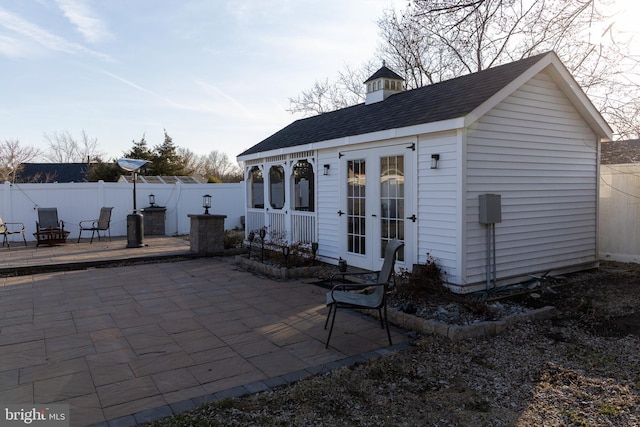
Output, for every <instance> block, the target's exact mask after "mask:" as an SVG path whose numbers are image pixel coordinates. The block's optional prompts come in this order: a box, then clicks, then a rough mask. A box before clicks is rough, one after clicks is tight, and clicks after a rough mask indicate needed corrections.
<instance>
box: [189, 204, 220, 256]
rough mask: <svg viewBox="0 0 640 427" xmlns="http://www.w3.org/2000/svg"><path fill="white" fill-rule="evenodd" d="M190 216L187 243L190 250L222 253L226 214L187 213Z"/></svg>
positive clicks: (204, 252) (213, 253)
mask: <svg viewBox="0 0 640 427" xmlns="http://www.w3.org/2000/svg"><path fill="white" fill-rule="evenodd" d="M187 216H188V217H189V218H191V228H190V230H189V244H190V246H191V252H195V253H197V254H201V255H223V254H224V219H225V218H226V217H227V216H226V215H195V214H189V215H187Z"/></svg>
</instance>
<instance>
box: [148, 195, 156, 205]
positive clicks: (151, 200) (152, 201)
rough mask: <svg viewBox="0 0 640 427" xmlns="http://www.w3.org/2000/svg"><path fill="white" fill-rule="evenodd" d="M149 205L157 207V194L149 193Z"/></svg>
mask: <svg viewBox="0 0 640 427" xmlns="http://www.w3.org/2000/svg"><path fill="white" fill-rule="evenodd" d="M149 206H151V207H152V208H155V207H156V196H155V195H154V194H149Z"/></svg>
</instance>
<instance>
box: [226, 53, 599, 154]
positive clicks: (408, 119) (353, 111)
mask: <svg viewBox="0 0 640 427" xmlns="http://www.w3.org/2000/svg"><path fill="white" fill-rule="evenodd" d="M548 66H551V68H552V69H551V71H550V72H551V73H552V76H553V77H554V78H555V79H556V80H558V81H561V82H562V83H563V84H562V85H561V88H562V90H563V91H564V92H565V94H566V95H567V97H568V98H569V99H570V100H571V102H572V103H573V104H574V105H576V108H577V109H578V111H579V112H580V113H581V114H582V116H583V117H585V120H586V121H587V122H588V123H589V125H590V126H591V128H592V129H593V130H594V131H595V132H596V134H597V135H599V136H600V137H602V138H610V137H611V128H609V126H608V125H607V123H606V122H605V121H604V119H603V118H602V116H601V115H600V114H599V113H598V111H597V110H596V109H595V108H594V107H593V104H591V102H590V101H589V99H588V98H587V96H586V95H585V94H584V92H582V90H581V89H580V88H579V86H578V85H577V83H576V82H575V80H574V79H573V78H572V77H571V75H570V73H569V72H568V71H567V70H566V68H565V67H564V65H562V63H561V62H560V60H559V59H558V57H557V55H556V54H555V53H554V52H548V53H544V54H540V55H536V56H532V57H529V58H525V59H522V60H519V61H516V62H512V63H509V64H505V65H500V66H497V67H493V68H489V69H487V70H484V71H480V72H478V73H474V74H469V75H466V76H462V77H457V78H455V79H451V80H446V81H443V82H440V83H436V84H432V85H428V86H424V87H421V88H418V89H413V90H410V91H405V92H400V93H397V94H393V95H390V96H389V97H388V98H387V99H385V100H384V101H382V102H377V103H373V104H370V105H365V104H358V105H354V106H352V107H347V108H343V109H341V110H337V111H332V112H329V113H324V114H320V115H318V116H314V117H309V118H305V119H300V120H297V121H295V122H293V123H291V124H290V125H289V126H287V127H285V128H283V129H281V130H280V131H278V132H276V133H275V134H273V135H271V136H270V137H268V138H267V139H265V140H263V141H261V142H259V143H258V144H256V145H254V146H253V147H251V148H249V149H247V150H245V151H244V152H243V153H241V154H240V155H239V156H238V157H243V156H250V157H251V158H254V157H255V155H257V154H259V153H264V152H268V151H272V150H282V149H288V148H292V147H297V146H301V145H305V144H312V143H318V142H322V141H328V140H336V139H339V138H347V137H353V136H356V135H363V134H369V133H373V132H380V131H387V130H390V129H399V128H406V127H411V126H417V125H423V124H430V123H435V122H443V121H447V120H452V119H461V118H466V119H465V121H464V122H456V123H455V125H456V126H457V127H462V125H460V123H463V125H468V124H469V120H470V121H471V122H473V121H474V120H476V119H477V118H478V117H479V116H480V115H482V113H484V112H486V111H487V110H488V108H490V107H493V106H494V105H496V104H497V103H498V102H499V101H501V100H502V99H504V98H505V97H506V96H508V95H509V94H510V93H512V92H513V91H515V90H516V89H517V88H518V87H520V86H521V85H522V84H524V82H525V81H527V80H529V79H530V78H532V77H533V76H534V75H535V74H537V73H538V72H540V71H542V70H543V69H545V68H546V67H548ZM521 79H524V80H522V81H521ZM489 101H491V102H489ZM440 130H443V129H440ZM413 134H415V132H414V133H413ZM251 155H253V156H251Z"/></svg>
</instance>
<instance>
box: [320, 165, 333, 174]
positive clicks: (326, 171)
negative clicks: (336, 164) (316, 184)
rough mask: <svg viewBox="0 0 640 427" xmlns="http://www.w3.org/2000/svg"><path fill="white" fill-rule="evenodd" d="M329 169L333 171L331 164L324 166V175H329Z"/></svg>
mask: <svg viewBox="0 0 640 427" xmlns="http://www.w3.org/2000/svg"><path fill="white" fill-rule="evenodd" d="M329 169H331V165H330V164H326V165H324V170H323V171H322V175H329Z"/></svg>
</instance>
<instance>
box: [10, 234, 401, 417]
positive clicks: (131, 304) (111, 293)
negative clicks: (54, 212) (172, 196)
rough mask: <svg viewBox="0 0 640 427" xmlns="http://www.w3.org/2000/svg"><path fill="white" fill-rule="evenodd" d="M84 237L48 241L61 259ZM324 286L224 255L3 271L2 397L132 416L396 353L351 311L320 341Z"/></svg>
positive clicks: (78, 413)
mask: <svg viewBox="0 0 640 427" xmlns="http://www.w3.org/2000/svg"><path fill="white" fill-rule="evenodd" d="M155 243H157V244H158V245H161V244H162V245H164V243H161V241H160V240H158V241H156V242H155ZM104 245H107V244H106V243H105V244H104ZM72 246H73V247H72ZM83 246H84V247H88V246H89V245H87V244H82V243H81V244H68V245H66V247H64V246H61V247H54V248H46V249H45V250H46V251H49V254H48V255H47V256H46V257H47V258H48V259H49V260H50V262H56V260H57V259H59V258H56V255H55V254H56V252H55V250H56V249H59V251H58V253H59V257H62V256H73V257H74V259H76V260H82V256H81V255H78V254H74V255H63V254H64V253H68V252H74V251H77V252H82V249H83V248H82V247H83ZM111 246H112V247H113V248H115V249H114V251H120V250H121V249H120V247H119V246H118V245H114V244H111ZM150 246H152V245H150ZM98 247H99V245H96V244H95V243H94V245H91V247H90V248H87V249H90V251H88V253H90V254H89V255H88V256H94V255H95V254H93V252H100V251H99V250H98V249H97V248H98ZM167 248H168V249H167V251H169V248H171V245H167ZM147 249H148V250H149V251H153V252H154V256H156V255H157V248H156V249H154V248H151V247H149V248H147ZM184 249H185V248H182V250H184ZM172 250H175V245H174V246H173V249H172ZM186 250H188V246H186ZM28 251H31V252H33V254H32V253H31V252H28ZM132 251H140V252H132ZM142 251H143V249H129V250H125V251H124V254H125V256H126V255H127V254H130V255H131V256H133V255H135V256H139V255H141V252H142ZM8 252H9V251H8V250H6V248H5V249H4V251H3V252H2V255H3V256H4V255H5V254H7V253H8ZM17 252H18V251H14V248H13V247H12V248H11V254H12V255H13V257H14V261H15V262H16V263H19V261H18V260H17V257H16V255H15V254H16V253H17ZM23 252H24V258H36V257H38V256H41V257H42V258H44V252H45V251H41V248H38V249H34V248H29V249H28V250H24V251H23ZM51 252H53V255H50V253H51ZM102 252H103V253H104V256H105V257H107V256H115V254H114V253H113V252H111V253H109V250H108V248H107V249H104V250H102ZM325 292H326V290H325V289H322V288H320V287H317V286H314V285H312V284H309V283H305V282H304V281H275V280H270V279H267V278H264V277H260V276H256V275H253V274H251V273H248V272H245V271H241V270H239V269H238V268H237V267H236V266H235V265H234V264H233V262H232V260H231V259H228V258H201V259H195V260H188V261H180V262H164V263H156V264H141V265H133V266H125V267H113V268H92V269H88V270H78V271H68V272H55V273H42V274H36V275H29V276H17V277H4V278H0V402H2V403H18V404H20V403H24V404H32V403H68V404H69V405H70V407H71V424H72V425H74V426H86V425H93V424H101V423H102V424H104V425H107V424H109V425H135V424H136V423H139V422H142V421H145V420H149V419H154V418H157V417H160V416H166V415H170V414H171V413H176V412H180V411H182V410H187V409H192V408H194V407H195V406H196V405H198V404H200V403H202V402H204V401H206V400H212V399H216V398H221V397H224V396H239V395H242V394H246V393H251V392H256V391H261V390H266V389H268V388H269V387H272V386H277V385H282V384H284V383H286V382H289V381H294V380H297V379H300V378H303V377H305V376H308V375H311V374H315V373H318V372H321V371H323V370H328V369H331V368H333V367H336V366H340V365H342V364H348V363H352V362H354V361H357V360H363V358H368V357H374V356H377V355H379V354H383V353H384V352H385V351H388V349H387V350H384V349H385V346H386V345H387V344H388V343H387V338H386V334H385V332H384V331H383V330H381V329H380V326H379V323H378V322H377V321H375V320H373V319H371V318H368V317H366V316H362V315H358V314H355V313H351V312H349V311H346V310H344V311H341V312H340V313H338V316H339V317H338V320H337V321H336V327H335V329H334V337H332V339H331V344H332V345H331V348H329V349H328V350H327V349H325V348H324V340H325V339H326V331H325V330H324V329H323V325H324V320H325V316H326V313H327V309H326V308H325V306H324V304H323V301H324V294H325ZM346 318H348V319H346ZM392 336H393V339H394V343H398V344H399V345H398V347H403V346H406V337H405V336H404V335H403V334H402V333H400V332H399V331H393V335H392Z"/></svg>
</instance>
